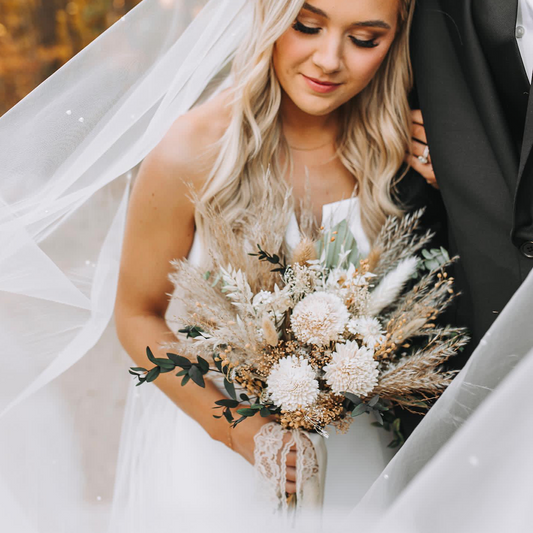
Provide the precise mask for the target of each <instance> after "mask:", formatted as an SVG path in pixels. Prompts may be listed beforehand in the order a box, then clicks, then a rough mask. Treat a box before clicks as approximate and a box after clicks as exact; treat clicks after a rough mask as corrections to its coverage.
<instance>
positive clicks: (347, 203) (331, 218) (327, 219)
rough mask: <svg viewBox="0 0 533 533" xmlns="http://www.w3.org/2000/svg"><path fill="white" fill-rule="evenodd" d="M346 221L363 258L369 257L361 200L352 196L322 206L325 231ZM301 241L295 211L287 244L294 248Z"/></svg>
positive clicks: (287, 233)
mask: <svg viewBox="0 0 533 533" xmlns="http://www.w3.org/2000/svg"><path fill="white" fill-rule="evenodd" d="M345 219H346V220H348V225H349V227H350V231H351V232H352V234H353V236H354V237H355V240H356V242H357V246H358V248H359V251H360V252H361V254H363V256H366V255H368V254H369V252H370V242H369V240H368V237H367V236H366V234H365V232H364V230H363V225H362V222H361V210H360V204H359V198H357V196H351V197H349V198H343V199H342V200H337V201H336V202H330V203H327V204H324V205H323V206H322V223H321V227H323V228H324V231H328V230H329V229H331V228H332V227H334V226H336V225H337V224H338V223H339V222H341V221H342V220H345ZM300 240H301V233H300V226H299V224H298V220H297V219H296V214H295V213H294V211H293V212H292V214H291V218H290V220H289V224H288V226H287V231H286V232H285V242H286V243H287V245H288V246H289V248H294V247H295V246H297V245H298V243H299V242H300Z"/></svg>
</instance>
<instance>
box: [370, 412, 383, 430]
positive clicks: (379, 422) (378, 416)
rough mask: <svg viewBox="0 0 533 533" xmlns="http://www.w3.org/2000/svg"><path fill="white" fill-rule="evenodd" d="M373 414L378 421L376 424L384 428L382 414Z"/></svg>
mask: <svg viewBox="0 0 533 533" xmlns="http://www.w3.org/2000/svg"><path fill="white" fill-rule="evenodd" d="M372 414H373V415H374V418H375V419H376V422H377V423H378V424H379V425H380V426H382V425H383V418H382V417H381V414H380V412H379V411H376V410H374V411H372Z"/></svg>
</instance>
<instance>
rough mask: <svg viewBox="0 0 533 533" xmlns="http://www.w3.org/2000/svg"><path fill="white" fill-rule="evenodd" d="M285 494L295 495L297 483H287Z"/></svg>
mask: <svg viewBox="0 0 533 533" xmlns="http://www.w3.org/2000/svg"><path fill="white" fill-rule="evenodd" d="M285 492H286V493H287V494H294V493H295V492H296V483H294V482H293V481H287V483H285Z"/></svg>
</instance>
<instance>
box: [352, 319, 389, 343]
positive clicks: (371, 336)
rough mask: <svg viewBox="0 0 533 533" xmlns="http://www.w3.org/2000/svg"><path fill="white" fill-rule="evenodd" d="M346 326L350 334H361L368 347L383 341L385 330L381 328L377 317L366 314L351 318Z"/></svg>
mask: <svg viewBox="0 0 533 533" xmlns="http://www.w3.org/2000/svg"><path fill="white" fill-rule="evenodd" d="M346 327H347V329H348V331H349V332H350V333H351V334H352V335H361V337H363V342H364V343H365V344H366V345H367V346H368V347H369V348H374V346H375V345H376V344H383V342H384V341H385V335H384V333H385V332H384V331H383V330H382V329H381V324H380V322H379V320H378V319H377V318H373V317H366V316H364V317H359V318H353V319H352V320H350V321H349V322H348V325H347V326H346Z"/></svg>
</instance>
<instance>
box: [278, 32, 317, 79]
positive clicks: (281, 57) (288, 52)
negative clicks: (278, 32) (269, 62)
mask: <svg viewBox="0 0 533 533" xmlns="http://www.w3.org/2000/svg"><path fill="white" fill-rule="evenodd" d="M294 33H295V32H294V31H290V30H289V31H287V32H285V33H284V34H283V35H282V36H281V37H280V38H279V39H278V40H277V41H276V44H275V45H274V52H273V55H272V58H273V62H274V70H275V71H276V74H277V76H278V78H279V79H280V81H281V80H282V79H283V77H284V76H285V75H287V74H289V73H290V72H291V71H293V70H295V69H296V68H297V67H298V66H299V65H301V64H302V63H303V62H304V61H305V60H306V59H307V57H308V56H309V53H310V52H309V50H308V48H309V47H308V46H307V45H306V44H305V43H303V42H302V39H298V37H297V36H296V35H294Z"/></svg>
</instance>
